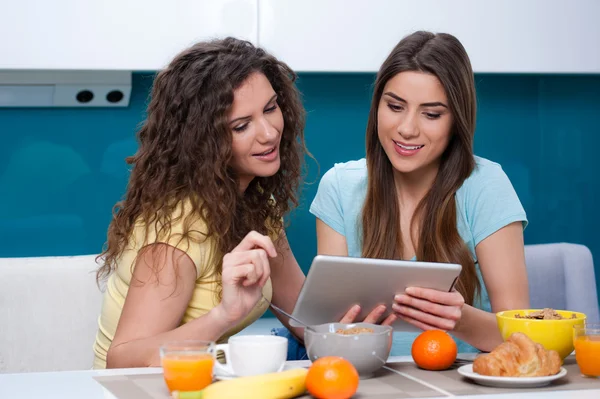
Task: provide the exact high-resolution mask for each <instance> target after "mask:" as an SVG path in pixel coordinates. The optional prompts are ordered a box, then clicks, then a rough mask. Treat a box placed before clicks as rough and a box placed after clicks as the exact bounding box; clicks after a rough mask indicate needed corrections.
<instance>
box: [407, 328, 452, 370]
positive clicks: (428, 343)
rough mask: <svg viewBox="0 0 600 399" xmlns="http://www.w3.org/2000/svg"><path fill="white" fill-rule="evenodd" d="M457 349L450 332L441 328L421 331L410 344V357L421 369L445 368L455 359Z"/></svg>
mask: <svg viewBox="0 0 600 399" xmlns="http://www.w3.org/2000/svg"><path fill="white" fill-rule="evenodd" d="M457 352H458V349H457V347H456V342H454V339H452V337H451V336H450V334H448V333H446V332H444V331H441V330H429V331H424V332H422V333H421V334H420V335H419V336H418V337H417V339H415V341H414V342H413V344H412V350H411V354H412V358H413V360H414V361H415V363H416V364H417V366H419V367H420V368H422V369H425V370H446V369H447V368H449V367H450V366H452V363H454V361H455V360H456V354H457Z"/></svg>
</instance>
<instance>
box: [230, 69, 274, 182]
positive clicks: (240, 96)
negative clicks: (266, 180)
mask: <svg viewBox="0 0 600 399" xmlns="http://www.w3.org/2000/svg"><path fill="white" fill-rule="evenodd" d="M228 120H229V128H230V129H231V132H232V136H233V139H232V144H231V147H232V153H233V159H232V161H231V166H232V168H233V169H234V170H235V171H236V173H237V174H238V178H239V181H240V190H242V191H243V190H245V189H246V188H247V187H248V185H249V184H250V182H251V181H252V180H253V179H254V178H255V177H268V176H273V175H274V174H275V173H277V171H278V170H279V166H280V164H281V161H280V156H279V143H280V141H281V133H282V132H283V126H284V122H283V114H282V113H281V109H280V108H279V106H278V105H277V95H276V94H275V90H273V87H272V86H271V83H270V82H269V80H268V79H267V77H266V76H265V75H263V74H262V73H258V72H256V73H253V74H252V75H250V76H249V77H248V78H247V79H246V80H245V81H244V83H243V84H242V85H241V86H240V87H239V88H238V89H237V90H235V92H234V99H233V104H232V106H231V110H230V112H229V116H228Z"/></svg>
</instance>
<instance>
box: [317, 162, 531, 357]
mask: <svg viewBox="0 0 600 399" xmlns="http://www.w3.org/2000/svg"><path fill="white" fill-rule="evenodd" d="M475 164H476V166H475V169H474V170H473V173H471V175H470V176H469V177H468V178H467V179H466V180H465V181H464V183H463V185H462V186H461V187H460V188H459V189H458V191H457V192H456V213H457V220H456V223H457V228H458V233H459V234H460V236H461V237H462V239H463V240H464V242H465V244H466V245H467V247H468V248H469V251H470V252H471V255H472V256H473V260H474V261H475V266H476V267H477V272H478V273H479V277H480V281H481V288H482V290H481V297H480V299H479V300H476V301H475V304H474V306H476V307H477V308H479V309H482V310H485V311H487V312H490V311H491V306H490V300H489V296H488V293H487V290H486V289H485V285H484V283H483V280H482V278H481V273H480V270H479V264H478V263H477V255H476V253H475V247H476V246H477V244H479V243H480V242H481V241H482V240H483V239H485V238H486V237H488V236H490V235H491V234H493V233H494V232H496V231H498V230H500V229H501V228H503V227H505V226H507V225H509V224H511V223H513V222H518V221H520V222H523V228H525V227H526V226H527V216H526V215H525V210H524V209H523V206H522V205H521V202H520V201H519V198H518V196H517V193H516V192H515V190H514V188H513V186H512V184H511V182H510V180H509V179H508V176H506V173H504V171H503V170H502V167H501V166H500V165H499V164H497V163H495V162H492V161H489V160H487V159H484V158H480V157H475ZM367 177H368V176H367V163H366V160H365V159H364V158H363V159H361V160H358V161H350V162H346V163H338V164H335V165H334V167H333V168H331V169H330V170H329V171H327V173H325V175H324V176H323V178H322V179H321V182H320V183H319V188H318V190H317V195H316V196H315V199H314V200H313V202H312V204H311V206H310V212H311V213H312V214H313V215H315V216H316V217H318V218H319V219H321V220H322V221H323V222H324V223H325V224H327V225H328V226H329V227H331V228H332V229H334V230H335V231H337V232H338V233H340V234H341V235H343V236H344V237H346V242H347V245H348V256H352V257H360V256H361V254H362V244H361V242H362V215H361V212H362V207H363V204H364V202H365V197H366V194H367ZM417 335H418V334H414V333H395V334H394V345H393V347H392V354H393V355H410V349H411V346H412V342H413V340H414V338H415V337H416V336H417ZM457 344H458V350H459V352H476V351H477V349H475V348H473V347H472V346H470V345H469V344H467V343H466V342H463V341H460V340H457Z"/></svg>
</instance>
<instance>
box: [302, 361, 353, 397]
mask: <svg viewBox="0 0 600 399" xmlns="http://www.w3.org/2000/svg"><path fill="white" fill-rule="evenodd" d="M306 389H308V392H309V393H310V394H311V395H312V396H314V397H315V398H317V399H348V398H351V397H352V395H354V394H355V393H356V390H357V389H358V372H357V371H356V368H354V366H353V365H352V363H350V362H349V361H348V360H346V359H343V358H341V357H337V356H325V357H322V358H320V359H318V360H315V361H314V362H313V364H312V365H311V366H310V368H309V369H308V374H307V375H306Z"/></svg>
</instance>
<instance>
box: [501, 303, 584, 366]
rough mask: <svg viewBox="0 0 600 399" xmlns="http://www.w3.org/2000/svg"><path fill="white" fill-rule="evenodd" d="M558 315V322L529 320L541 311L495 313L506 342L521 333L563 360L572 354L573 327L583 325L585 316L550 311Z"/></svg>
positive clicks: (577, 313) (525, 310)
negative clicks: (559, 317) (513, 334)
mask: <svg viewBox="0 0 600 399" xmlns="http://www.w3.org/2000/svg"><path fill="white" fill-rule="evenodd" d="M548 310H549V311H553V312H555V313H556V314H558V315H560V316H561V317H562V319H560V320H543V319H530V318H527V317H531V315H532V314H534V313H538V312H542V311H543V309H518V310H507V311H504V312H499V313H496V320H497V321H498V328H499V329H500V333H501V334H502V338H503V339H504V340H506V339H507V338H508V337H510V336H511V334H512V333H515V332H522V333H523V334H525V335H527V336H528V337H529V338H531V340H532V341H534V342H537V343H539V344H542V345H543V346H544V348H545V349H548V350H555V351H557V352H558V354H559V355H560V357H561V358H562V359H563V360H564V359H565V358H566V357H567V356H569V354H571V353H572V352H573V349H574V345H573V326H576V325H583V324H584V322H585V319H586V315H585V314H584V313H580V312H572V311H570V310H552V309H548Z"/></svg>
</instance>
